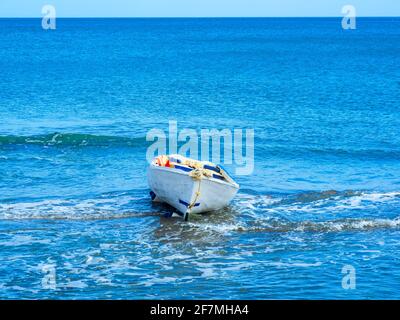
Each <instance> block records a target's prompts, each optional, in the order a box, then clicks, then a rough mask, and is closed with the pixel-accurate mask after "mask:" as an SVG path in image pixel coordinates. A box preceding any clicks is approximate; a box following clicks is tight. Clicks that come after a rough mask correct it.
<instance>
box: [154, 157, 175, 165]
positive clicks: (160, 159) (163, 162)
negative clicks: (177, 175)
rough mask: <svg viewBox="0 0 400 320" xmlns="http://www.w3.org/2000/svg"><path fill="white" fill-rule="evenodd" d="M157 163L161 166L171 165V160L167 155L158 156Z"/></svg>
mask: <svg viewBox="0 0 400 320" xmlns="http://www.w3.org/2000/svg"><path fill="white" fill-rule="evenodd" d="M156 164H157V165H159V166H160V167H170V166H171V164H170V162H169V158H168V156H166V155H162V156H158V157H157V158H156Z"/></svg>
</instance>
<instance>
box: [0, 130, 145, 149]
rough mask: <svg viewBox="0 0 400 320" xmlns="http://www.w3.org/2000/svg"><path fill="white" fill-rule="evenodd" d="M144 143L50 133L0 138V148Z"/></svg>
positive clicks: (143, 141)
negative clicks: (10, 146)
mask: <svg viewBox="0 0 400 320" xmlns="http://www.w3.org/2000/svg"><path fill="white" fill-rule="evenodd" d="M145 143H146V139H145V138H144V137H136V138H128V137H118V136H102V135H92V134H82V133H52V134H45V135H34V136H12V135H9V136H0V146H2V145H3V146H6V145H38V146H69V147H73V146H76V147H83V146H97V147H101V146H116V147H120V146H125V147H139V146H143V145H145Z"/></svg>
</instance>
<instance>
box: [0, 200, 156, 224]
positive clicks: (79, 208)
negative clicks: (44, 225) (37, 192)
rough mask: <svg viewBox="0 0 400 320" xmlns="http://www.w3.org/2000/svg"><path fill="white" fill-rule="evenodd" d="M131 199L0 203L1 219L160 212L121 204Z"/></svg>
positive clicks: (82, 217)
mask: <svg viewBox="0 0 400 320" xmlns="http://www.w3.org/2000/svg"><path fill="white" fill-rule="evenodd" d="M132 200H134V198H132V197H129V196H125V197H120V198H118V197H117V198H114V199H112V198H111V199H86V200H78V199H72V200H58V199H48V200H42V201H33V202H18V203H0V219H3V220H24V219H32V220H46V219H54V220H109V219H123V218H130V217H146V216H153V215H159V213H158V212H151V211H146V212H143V211H140V212H138V211H134V210H127V209H123V208H122V207H123V206H124V205H126V204H127V203H129V201H132ZM137 200H141V199H137Z"/></svg>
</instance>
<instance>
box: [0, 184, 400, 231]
mask: <svg viewBox="0 0 400 320" xmlns="http://www.w3.org/2000/svg"><path fill="white" fill-rule="evenodd" d="M140 204H141V207H140ZM399 204H400V192H357V191H344V192H338V191H334V190H329V191H323V192H308V193H300V194H294V195H286V196H275V197H274V196H269V195H250V194H239V195H238V196H237V198H236V199H235V201H234V202H233V203H232V205H231V206H230V207H229V208H226V209H223V210H221V211H219V212H213V213H209V214H205V215H202V216H196V217H193V219H192V221H191V222H189V223H188V224H187V225H188V226H190V228H191V229H192V230H193V231H194V232H197V231H203V232H206V233H217V234H231V233H234V232H341V231H366V230H371V229H381V228H387V229H388V228H391V229H394V228H399V227H400V211H399V210H398V209H397V208H398V207H399ZM138 208H140V209H138ZM383 208H385V209H387V208H392V209H393V210H389V211H391V214H390V215H387V214H386V215H385V216H381V215H380V212H381V211H382V210H381V209H383ZM371 209H372V211H371ZM164 210H165V208H162V207H152V206H151V202H150V200H149V199H148V197H147V194H146V193H145V192H144V191H143V193H142V194H140V195H132V194H129V193H126V194H124V193H122V194H117V195H112V196H110V195H102V196H100V197H98V198H95V199H80V200H78V199H70V200H58V199H47V200H41V201H30V202H7V203H0V219H68V220H103V219H122V218H128V217H144V216H156V217H161V215H162V214H163V213H164ZM355 210H356V211H355ZM164 221H165V220H164ZM181 227H182V219H181V218H171V223H169V224H167V226H166V228H167V229H168V228H170V230H171V231H173V230H175V229H176V228H181Z"/></svg>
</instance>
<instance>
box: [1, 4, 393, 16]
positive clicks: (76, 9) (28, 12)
mask: <svg viewBox="0 0 400 320" xmlns="http://www.w3.org/2000/svg"><path fill="white" fill-rule="evenodd" d="M45 4H52V5H54V6H55V7H56V11H57V16H58V17H257V16H258V17H260V16H261V17H282V16H290V17H293V16H300V17H308V16H341V8H342V7H343V5H346V4H351V5H354V6H355V7H356V10H357V16H400V0H347V1H346V0H344V1H343V0H303V1H300V0H0V17H41V16H42V15H41V8H42V6H43V5H45Z"/></svg>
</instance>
